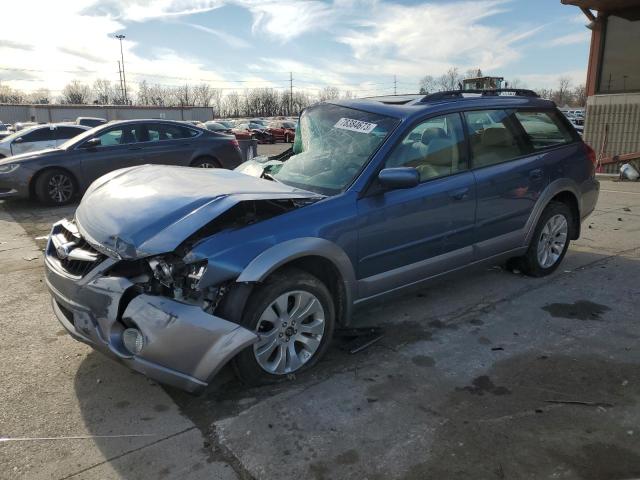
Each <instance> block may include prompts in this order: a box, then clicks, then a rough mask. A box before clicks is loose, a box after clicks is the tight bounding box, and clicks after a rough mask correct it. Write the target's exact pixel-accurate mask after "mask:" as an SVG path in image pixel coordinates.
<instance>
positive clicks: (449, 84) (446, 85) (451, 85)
mask: <svg viewBox="0 0 640 480" xmlns="http://www.w3.org/2000/svg"><path fill="white" fill-rule="evenodd" d="M461 81H462V77H461V76H460V73H459V72H458V68H457V67H451V68H449V70H447V72H446V73H444V74H443V75H441V76H440V78H438V81H437V85H438V87H439V89H440V90H458V89H459V88H460V82H461Z"/></svg>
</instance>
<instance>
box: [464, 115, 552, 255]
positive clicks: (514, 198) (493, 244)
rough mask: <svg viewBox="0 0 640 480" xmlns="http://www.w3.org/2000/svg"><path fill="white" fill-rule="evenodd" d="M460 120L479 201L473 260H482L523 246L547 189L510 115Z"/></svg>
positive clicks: (541, 167) (539, 160)
mask: <svg viewBox="0 0 640 480" xmlns="http://www.w3.org/2000/svg"><path fill="white" fill-rule="evenodd" d="M464 115H465V120H466V124H467V130H468V135H469V142H470V150H471V164H472V169H473V174H474V176H475V180H476V185H477V195H478V207H477V215H476V233H475V237H476V247H477V248H476V259H482V258H488V257H491V256H493V255H497V254H499V253H503V252H505V251H508V250H511V249H514V248H517V247H519V246H522V244H523V240H524V227H525V224H526V222H527V220H528V218H529V216H530V215H531V212H532V210H533V207H534V205H535V203H536V201H537V199H538V197H539V196H540V193H541V192H542V190H543V189H544V188H545V187H546V186H547V185H548V184H549V172H548V168H547V167H546V165H545V162H544V155H543V154H540V153H538V152H536V151H534V149H533V148H532V146H531V141H530V138H529V137H528V135H527V133H526V132H525V130H524V129H523V127H522V126H521V124H520V122H519V121H518V118H517V115H516V111H515V110H513V109H510V110H504V109H496V110H479V111H470V112H465V114H464Z"/></svg>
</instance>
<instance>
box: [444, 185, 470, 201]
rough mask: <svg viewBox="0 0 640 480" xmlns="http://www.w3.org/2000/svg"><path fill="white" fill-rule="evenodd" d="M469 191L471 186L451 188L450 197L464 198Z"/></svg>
mask: <svg viewBox="0 0 640 480" xmlns="http://www.w3.org/2000/svg"><path fill="white" fill-rule="evenodd" d="M468 193H469V187H464V188H459V189H457V190H451V191H450V192H449V197H451V198H452V199H453V200H462V199H464V198H466V197H467V194H468Z"/></svg>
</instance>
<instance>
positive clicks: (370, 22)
mask: <svg viewBox="0 0 640 480" xmlns="http://www.w3.org/2000/svg"><path fill="white" fill-rule="evenodd" d="M2 17H3V22H2V28H0V83H1V84H4V85H9V86H11V87H13V88H19V89H22V90H26V91H33V90H36V89H39V88H48V89H49V90H50V91H51V93H52V94H54V95H56V94H59V93H60V91H61V90H62V88H63V87H64V85H65V84H66V83H67V82H69V81H71V80H74V79H78V80H81V81H83V82H85V83H92V82H93V81H94V80H95V79H97V78H105V79H108V80H111V81H112V82H114V83H118V81H119V80H118V78H119V77H118V64H117V62H118V60H119V59H120V48H119V43H118V40H117V39H115V38H114V35H118V34H123V35H125V36H126V38H125V40H124V41H123V48H124V61H125V66H126V76H127V83H128V84H134V85H135V84H136V83H137V82H140V81H142V80H146V81H147V82H148V83H151V84H155V83H158V84H162V85H167V86H177V85H182V84H184V83H186V82H188V83H200V82H206V83H208V84H210V85H211V86H212V87H216V88H220V89H223V93H228V92H231V91H233V90H237V91H242V90H244V89H245V88H252V87H271V88H275V89H288V88H289V78H290V77H289V75H290V72H291V74H292V77H293V87H294V90H306V91H308V92H309V93H311V94H313V93H317V92H318V91H319V90H320V89H322V88H324V87H326V86H334V87H337V88H339V89H340V90H341V91H346V90H351V91H352V93H353V94H354V95H356V96H372V95H383V94H390V93H393V92H394V78H395V81H396V82H397V83H396V84H395V87H396V91H397V93H405V92H407V93H413V92H415V91H416V90H417V85H418V81H419V79H420V78H421V77H423V76H424V75H427V74H429V75H433V76H438V75H441V74H442V73H444V72H445V71H446V70H447V69H448V68H450V67H451V66H455V67H458V68H459V69H460V71H461V72H465V71H467V70H468V69H471V68H480V69H482V71H483V73H484V74H491V75H498V76H504V77H505V78H506V79H507V80H513V79H515V78H517V79H519V80H520V84H521V85H524V86H527V87H529V88H543V87H553V86H555V84H556V83H557V81H558V78H559V77H561V76H566V77H569V78H570V79H571V80H572V82H573V84H574V85H577V84H581V83H584V80H585V76H586V64H587V58H588V51H589V38H590V37H589V30H588V29H587V28H585V24H586V23H587V21H586V17H585V16H584V14H582V13H581V12H580V10H579V9H578V8H576V7H571V6H566V5H562V4H561V3H560V0H535V1H534V0H466V1H465V0H462V1H445V0H64V1H52V0H20V1H10V2H6V4H5V5H3V7H2Z"/></svg>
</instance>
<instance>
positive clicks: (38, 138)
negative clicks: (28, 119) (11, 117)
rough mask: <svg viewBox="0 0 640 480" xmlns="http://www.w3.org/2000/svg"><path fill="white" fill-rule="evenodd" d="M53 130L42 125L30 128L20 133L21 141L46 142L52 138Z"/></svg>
mask: <svg viewBox="0 0 640 480" xmlns="http://www.w3.org/2000/svg"><path fill="white" fill-rule="evenodd" d="M54 132H55V130H53V129H51V128H49V127H44V128H37V129H36V130H32V131H30V132H29V133H25V134H24V135H21V137H22V141H23V142H47V141H49V140H53V138H54Z"/></svg>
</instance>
